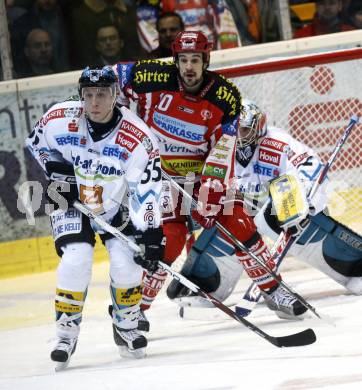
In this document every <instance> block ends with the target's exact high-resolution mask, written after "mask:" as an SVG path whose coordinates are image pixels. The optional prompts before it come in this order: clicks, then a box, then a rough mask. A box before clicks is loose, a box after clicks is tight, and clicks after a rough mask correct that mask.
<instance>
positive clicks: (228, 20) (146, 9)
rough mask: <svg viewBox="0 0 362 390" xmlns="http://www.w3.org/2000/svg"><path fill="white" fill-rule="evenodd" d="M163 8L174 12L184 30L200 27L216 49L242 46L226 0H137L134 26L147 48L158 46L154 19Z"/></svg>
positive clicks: (148, 49) (161, 12)
mask: <svg viewBox="0 0 362 390" xmlns="http://www.w3.org/2000/svg"><path fill="white" fill-rule="evenodd" d="M164 12H177V13H178V14H179V15H181V18H182V20H183V22H184V24H185V30H200V31H202V32H203V33H204V34H205V35H206V36H207V37H208V39H209V41H212V42H215V50H218V49H228V48H232V47H238V46H241V41H240V37H239V33H238V29H237V27H236V25H235V22H234V19H233V16H232V13H231V12H230V9H229V7H228V5H227V3H226V0H217V1H215V0H198V1H195V0H140V1H139V6H138V9H137V20H138V22H137V23H138V24H137V28H138V33H139V37H140V41H141V44H142V46H143V47H144V49H145V50H147V52H151V51H152V50H155V49H156V48H157V47H158V33H157V30H156V21H157V19H158V17H159V15H161V14H163V13H164Z"/></svg>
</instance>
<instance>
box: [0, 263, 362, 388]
mask: <svg viewBox="0 0 362 390" xmlns="http://www.w3.org/2000/svg"><path fill="white" fill-rule="evenodd" d="M107 266H108V265H107V263H102V264H98V265H96V266H94V274H93V281H92V284H91V287H90V289H89V294H88V298H87V304H86V307H85V310H84V316H83V323H82V330H81V334H80V338H79V342H78V347H77V351H76V352H75V354H74V355H73V358H72V361H71V362H70V365H69V367H68V369H67V370H66V371H63V372H60V373H55V372H54V366H53V364H52V362H51V360H50V358H49V353H50V350H51V347H52V345H53V342H54V340H53V331H54V325H53V292H54V285H55V275H54V272H52V273H44V274H40V275H34V276H27V277H19V278H14V279H11V280H10V279H9V280H2V281H1V282H0V313H1V314H0V316H1V317H0V318H1V320H0V389H1V390H33V389H34V390H49V389H51V390H52V389H62V390H73V389H77V390H78V389H79V390H83V389H87V390H93V389H94V390H111V389H112V390H113V389H117V390H118V389H124V390H129V389H142V390H145V389H147V390H150V389H157V390H161V389H170V390H171V389H172V390H173V389H198V390H226V389H244V390H247V389H251V390H264V389H266V390H301V389H333V390H340V389H343V390H345V389H356V390H361V389H362V297H355V296H352V295H349V294H347V293H346V292H345V290H344V289H343V288H342V287H340V286H339V285H337V284H335V283H334V282H332V281H330V280H328V279H327V278H326V277H324V276H323V275H322V274H320V273H318V272H317V271H314V270H312V269H303V270H299V271H293V272H287V273H285V274H284V280H285V281H286V282H287V283H289V284H291V285H292V286H293V287H294V288H295V289H296V290H297V291H298V292H299V293H300V294H302V295H303V296H304V297H305V298H306V299H307V300H308V301H309V302H310V303H311V304H312V305H314V306H315V307H316V308H317V310H318V311H319V312H320V313H321V314H326V315H328V316H330V317H331V318H332V319H333V321H334V322H335V327H333V326H331V325H328V324H326V323H324V322H322V321H320V320H319V319H317V318H315V317H314V316H312V315H310V317H309V318H307V319H305V320H304V321H298V322H287V321H283V320H280V319H278V318H277V317H276V316H275V315H274V314H273V313H272V312H270V311H269V310H268V309H267V308H266V307H265V306H264V304H259V306H258V307H257V308H256V309H255V311H254V312H253V313H252V315H251V316H250V317H249V320H250V321H252V322H254V323H255V324H256V325H258V326H259V327H261V328H262V329H263V330H264V331H265V332H267V333H269V334H271V335H273V336H282V335H286V334H290V333H294V332H297V331H301V330H303V329H306V328H308V327H311V328H313V329H314V331H315V333H316V334H317V342H316V343H315V344H313V345H311V346H308V347H297V348H283V349H279V348H277V347H275V346H273V345H271V344H269V343H268V342H266V341H265V340H264V339H262V338H260V337H259V336H257V335H256V334H254V333H252V332H251V331H250V330H248V329H247V328H245V327H243V326H242V325H240V324H239V323H237V322H236V321H234V320H231V319H229V318H228V317H226V316H225V315H224V313H222V312H220V311H219V310H217V309H204V310H200V309H199V310H196V309H189V310H187V311H186V318H185V319H181V318H179V316H178V310H177V307H176V305H174V304H173V303H172V302H170V301H169V300H168V299H167V297H166V296H165V295H164V294H162V295H161V296H160V297H159V298H158V299H157V301H156V302H155V304H154V306H153V308H152V309H151V311H150V312H149V315H148V316H149V319H150V321H151V332H150V333H149V336H148V339H149V347H148V350H147V351H148V352H147V357H146V358H145V359H142V360H130V359H121V358H120V357H119V356H118V351H117V348H116V346H115V344H114V343H113V338H112V330H111V321H110V318H109V317H108V314H107V306H108V303H109V297H108V282H107ZM245 285H246V282H245V279H243V281H242V283H241V284H240V285H239V286H238V289H237V291H236V292H235V293H234V294H233V295H232V297H230V298H229V300H228V301H230V302H236V301H237V299H238V297H239V296H240V295H241V294H242V288H243V286H245Z"/></svg>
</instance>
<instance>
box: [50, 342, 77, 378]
mask: <svg viewBox="0 0 362 390" xmlns="http://www.w3.org/2000/svg"><path fill="white" fill-rule="evenodd" d="M76 347H77V338H65V337H59V338H58V340H57V344H56V346H55V347H54V349H53V351H52V352H51V354H50V358H51V359H52V360H53V361H54V362H56V366H55V371H61V370H64V369H65V368H67V367H68V364H69V362H70V358H71V356H72V355H73V353H74V351H75V349H76Z"/></svg>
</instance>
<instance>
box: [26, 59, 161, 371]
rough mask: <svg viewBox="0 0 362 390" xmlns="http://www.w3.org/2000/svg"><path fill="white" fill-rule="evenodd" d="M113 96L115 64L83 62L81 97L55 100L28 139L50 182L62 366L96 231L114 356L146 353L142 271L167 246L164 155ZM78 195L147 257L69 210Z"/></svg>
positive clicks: (72, 343)
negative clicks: (104, 262) (106, 274)
mask: <svg viewBox="0 0 362 390" xmlns="http://www.w3.org/2000/svg"><path fill="white" fill-rule="evenodd" d="M118 93H119V87H118V80H117V77H116V75H115V73H114V71H113V70H112V68H110V67H107V66H106V67H103V68H102V69H89V68H86V69H85V70H84V71H83V73H82V75H81V77H80V79H79V96H80V99H78V98H77V99H73V100H68V101H65V102H62V103H59V104H56V105H54V106H52V107H51V108H50V109H49V111H48V112H46V113H45V114H44V116H43V117H42V118H41V119H40V120H39V121H38V123H37V124H36V125H35V128H34V130H33V131H32V133H31V134H30V136H29V138H28V139H27V141H26V143H27V146H28V147H29V149H30V151H31V153H32V155H33V156H34V158H35V159H36V160H37V161H38V162H39V164H40V165H41V167H42V168H43V170H44V172H45V174H46V176H47V178H48V179H49V186H48V189H47V198H48V200H49V201H50V205H49V206H51V207H53V208H54V209H55V210H56V211H53V213H52V214H50V216H51V224H52V231H53V237H54V241H55V247H56V250H57V253H58V255H59V256H61V261H60V264H59V266H58V270H57V288H56V297H55V312H56V336H57V343H56V346H55V348H54V349H53V351H52V353H51V359H52V360H53V361H55V362H57V363H58V367H59V368H64V367H66V366H67V364H68V363H69V360H70V357H71V355H72V354H73V352H74V350H75V348H76V345H77V339H78V335H79V330H80V323H81V320H82V310H83V305H84V302H85V298H86V295H87V288H88V284H89V282H90V279H91V270H92V261H93V249H94V244H95V233H98V234H100V237H101V239H102V242H103V243H104V245H105V246H106V248H107V251H108V253H109V259H110V293H111V298H112V307H111V308H112V310H111V313H110V314H111V315H112V322H113V324H112V325H113V334H114V340H115V342H116V344H117V345H118V346H119V350H120V354H121V356H124V355H127V356H132V357H136V358H138V357H143V356H144V354H145V348H146V346H147V339H146V338H145V337H144V336H143V335H142V334H141V333H140V332H139V331H138V330H137V325H138V317H139V313H140V300H141V281H142V274H143V268H145V269H147V270H149V271H151V272H153V271H155V270H156V268H157V261H158V260H162V259H163V252H164V240H163V238H164V236H163V233H162V229H161V227H160V226H159V224H160V212H159V208H158V199H159V196H160V192H161V168H160V157H159V150H158V144H157V141H156V140H155V138H154V136H153V135H152V133H151V132H150V131H149V129H148V127H147V126H146V124H145V123H144V122H143V121H142V120H141V119H140V118H138V117H137V116H136V115H135V114H133V113H132V112H131V111H130V110H128V109H127V108H126V107H121V108H118V107H117V106H116V104H115V103H116V99H117V95H118ZM54 190H55V191H54ZM77 199H79V200H80V201H81V202H82V203H83V204H85V205H87V206H88V207H89V208H90V209H91V210H92V211H93V212H96V213H99V214H101V215H102V218H104V219H105V220H106V221H107V222H109V223H111V224H112V225H113V226H117V227H120V228H121V229H123V233H124V234H126V235H129V236H133V237H134V238H135V240H136V242H137V244H138V245H140V246H141V247H143V248H144V257H140V256H137V257H135V256H134V252H133V251H132V250H131V249H130V248H129V247H128V246H127V245H126V244H124V243H122V242H120V241H119V240H117V239H116V238H114V237H113V236H112V235H110V234H109V233H106V232H104V231H102V230H101V229H100V227H99V226H98V225H97V224H96V223H94V221H90V220H89V219H88V218H87V217H86V216H84V215H82V214H80V212H78V211H77V210H76V209H75V208H73V207H72V202H73V201H74V200H77ZM129 220H130V221H129ZM128 221H129V223H127V222H128ZM142 267H143V268H142Z"/></svg>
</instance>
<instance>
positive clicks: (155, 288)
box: [141, 269, 167, 310]
mask: <svg viewBox="0 0 362 390" xmlns="http://www.w3.org/2000/svg"><path fill="white" fill-rule="evenodd" d="M166 278H167V272H165V271H162V270H160V269H158V270H157V271H156V272H155V273H154V274H150V273H148V272H146V273H145V275H144V277H143V288H142V300H141V310H147V309H149V308H150V306H151V304H152V302H153V301H154V300H155V298H156V297H157V294H158V293H159V292H160V290H161V288H162V286H163V285H164V283H165V281H166Z"/></svg>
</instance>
